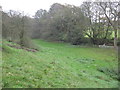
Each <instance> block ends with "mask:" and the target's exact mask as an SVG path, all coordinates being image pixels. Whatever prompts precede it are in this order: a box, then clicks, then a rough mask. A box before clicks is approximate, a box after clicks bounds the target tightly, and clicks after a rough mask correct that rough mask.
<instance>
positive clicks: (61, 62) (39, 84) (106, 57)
mask: <svg viewBox="0 0 120 90" xmlns="http://www.w3.org/2000/svg"><path fill="white" fill-rule="evenodd" d="M33 42H34V43H35V44H36V46H37V47H38V49H39V51H37V52H29V51H26V50H23V49H16V48H14V47H10V46H8V45H7V44H13V43H11V42H7V41H5V42H4V44H3V48H4V50H3V52H2V69H3V70H2V71H3V72H2V81H3V84H2V85H3V87H5V88H9V87H10V88H26V87H29V88H116V87H118V82H119V81H118V80H117V69H118V67H117V66H118V60H117V55H116V51H115V50H114V49H112V48H111V49H108V48H98V47H89V46H75V45H70V44H68V43H61V42H48V41H44V40H33Z"/></svg>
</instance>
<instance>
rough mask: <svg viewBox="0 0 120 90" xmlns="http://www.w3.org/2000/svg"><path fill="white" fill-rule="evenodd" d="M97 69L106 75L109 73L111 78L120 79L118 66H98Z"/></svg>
mask: <svg viewBox="0 0 120 90" xmlns="http://www.w3.org/2000/svg"><path fill="white" fill-rule="evenodd" d="M98 71H100V72H103V73H105V74H106V75H109V76H110V77H111V78H113V79H117V80H119V81H120V77H119V75H120V71H119V70H118V68H108V67H101V68H98Z"/></svg>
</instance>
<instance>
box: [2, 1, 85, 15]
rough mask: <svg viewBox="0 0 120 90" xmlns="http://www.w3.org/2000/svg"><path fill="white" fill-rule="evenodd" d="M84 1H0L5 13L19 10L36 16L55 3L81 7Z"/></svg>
mask: <svg viewBox="0 0 120 90" xmlns="http://www.w3.org/2000/svg"><path fill="white" fill-rule="evenodd" d="M83 1H84V0H0V5H1V6H2V9H3V11H8V10H17V11H18V10H19V11H24V12H25V13H26V14H29V15H34V13H35V12H36V11H37V10H39V9H46V10H49V8H50V6H51V5H52V4H53V3H60V4H65V3H66V4H71V5H75V6H80V5H81V4H82V2H83Z"/></svg>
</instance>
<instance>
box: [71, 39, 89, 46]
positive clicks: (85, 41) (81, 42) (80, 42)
mask: <svg viewBox="0 0 120 90" xmlns="http://www.w3.org/2000/svg"><path fill="white" fill-rule="evenodd" d="M71 44H73V45H85V44H91V41H90V39H89V38H77V39H75V40H73V41H72V42H71Z"/></svg>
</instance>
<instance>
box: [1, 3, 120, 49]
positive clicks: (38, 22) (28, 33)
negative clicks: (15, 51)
mask: <svg viewBox="0 0 120 90" xmlns="http://www.w3.org/2000/svg"><path fill="white" fill-rule="evenodd" d="M119 8H120V2H83V4H82V5H81V6H80V7H77V6H74V5H69V4H66V5H61V4H59V3H54V4H53V5H51V7H50V9H49V11H46V10H43V9H40V10H38V11H36V13H35V15H34V17H29V16H27V15H24V12H19V11H14V10H10V11H9V12H7V13H5V12H2V19H3V20H2V36H3V38H4V39H7V40H9V41H12V42H16V43H18V44H20V45H21V46H25V47H30V48H31V47H32V44H31V43H32V42H31V39H33V38H34V39H39V38H41V39H45V40H50V41H62V42H68V43H71V44H74V45H78V44H94V45H99V44H108V45H114V46H115V47H117V43H118V42H119V41H120V39H119V37H118V32H119V29H120V26H119V22H120V19H119V16H120V11H119Z"/></svg>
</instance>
